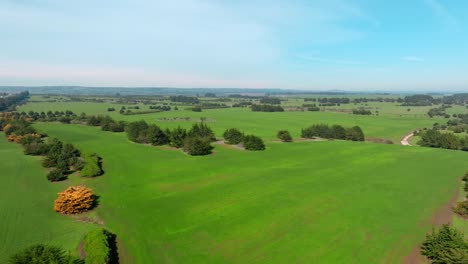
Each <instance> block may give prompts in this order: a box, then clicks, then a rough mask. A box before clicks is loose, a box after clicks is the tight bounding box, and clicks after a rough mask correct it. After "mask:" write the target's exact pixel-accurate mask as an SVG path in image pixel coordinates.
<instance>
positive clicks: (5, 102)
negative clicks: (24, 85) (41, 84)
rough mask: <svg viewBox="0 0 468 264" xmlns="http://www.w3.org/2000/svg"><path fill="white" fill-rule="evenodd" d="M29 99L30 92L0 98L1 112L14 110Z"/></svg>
mask: <svg viewBox="0 0 468 264" xmlns="http://www.w3.org/2000/svg"><path fill="white" fill-rule="evenodd" d="M28 98H29V92H28V91H24V92H20V93H18V94H12V95H9V96H8V95H5V97H1V98H0V112H1V111H7V110H13V109H14V108H15V107H16V106H17V105H20V104H22V103H24V102H26V100H28Z"/></svg>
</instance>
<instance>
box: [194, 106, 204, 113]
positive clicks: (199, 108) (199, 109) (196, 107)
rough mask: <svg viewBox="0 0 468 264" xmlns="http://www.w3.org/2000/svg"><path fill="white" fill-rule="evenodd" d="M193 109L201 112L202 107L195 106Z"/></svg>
mask: <svg viewBox="0 0 468 264" xmlns="http://www.w3.org/2000/svg"><path fill="white" fill-rule="evenodd" d="M192 111H193V112H201V111H202V108H201V107H200V106H195V107H193V108H192Z"/></svg>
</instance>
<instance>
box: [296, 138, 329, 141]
mask: <svg viewBox="0 0 468 264" xmlns="http://www.w3.org/2000/svg"><path fill="white" fill-rule="evenodd" d="M326 140H327V139H324V138H298V139H295V141H298V142H307V141H326Z"/></svg>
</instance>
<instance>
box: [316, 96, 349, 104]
mask: <svg viewBox="0 0 468 264" xmlns="http://www.w3.org/2000/svg"><path fill="white" fill-rule="evenodd" d="M317 101H318V102H319V103H322V104H327V103H329V104H333V105H339V104H349V103H350V101H351V100H350V99H349V98H346V97H343V98H339V97H330V98H327V97H324V98H318V99H317Z"/></svg>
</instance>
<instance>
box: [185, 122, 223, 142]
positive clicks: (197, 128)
mask: <svg viewBox="0 0 468 264" xmlns="http://www.w3.org/2000/svg"><path fill="white" fill-rule="evenodd" d="M187 135H188V136H189V137H192V138H203V139H206V140H208V141H215V140H216V137H215V134H214V132H213V130H211V128H210V127H209V126H208V125H206V124H205V123H204V122H201V123H195V124H193V125H192V128H191V129H190V131H189V132H188V134H187Z"/></svg>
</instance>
